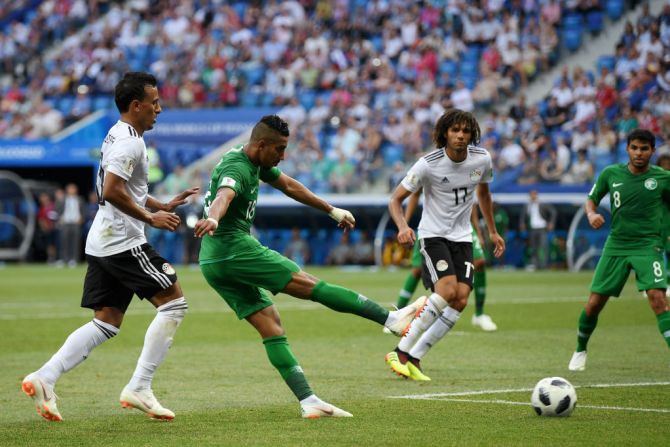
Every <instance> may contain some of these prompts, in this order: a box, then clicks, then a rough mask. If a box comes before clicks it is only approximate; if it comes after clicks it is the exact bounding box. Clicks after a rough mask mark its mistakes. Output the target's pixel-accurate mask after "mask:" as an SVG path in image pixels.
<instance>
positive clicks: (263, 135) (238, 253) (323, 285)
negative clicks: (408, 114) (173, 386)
mask: <svg viewBox="0 0 670 447" xmlns="http://www.w3.org/2000/svg"><path fill="white" fill-rule="evenodd" d="M288 137H289V128H288V124H287V123H286V122H285V121H284V120H282V119H281V118H280V117H278V116H276V115H268V116H264V117H263V118H262V119H261V120H260V121H259V122H258V123H257V124H256V125H255V126H254V128H253V130H252V132H251V138H250V141H249V142H248V143H247V144H245V145H243V146H239V147H237V148H234V149H232V150H230V151H229V152H227V153H226V154H225V155H224V156H223V158H222V159H221V161H220V162H219V163H218V164H217V165H216V167H215V168H214V171H213V172H212V177H211V181H210V184H209V190H208V192H207V194H206V195H205V211H204V218H203V219H201V220H199V221H198V223H197V224H196V225H195V229H194V231H195V236H196V237H204V238H203V241H202V245H201V248H200V269H201V271H202V273H203V275H204V277H205V279H206V280H207V282H208V283H209V285H210V286H212V288H213V289H214V290H216V291H217V293H218V294H219V295H220V296H221V297H222V298H223V299H224V300H225V301H226V302H227V303H228V305H229V306H230V307H231V308H232V309H233V310H234V311H235V313H236V314H237V316H238V318H240V319H243V318H244V319H246V320H247V321H248V322H249V323H251V325H252V326H253V327H254V328H255V329H256V330H257V331H258V333H259V334H260V336H261V337H262V339H263V344H264V345H265V350H266V353H267V356H268V358H269V360H270V363H271V364H272V366H274V367H275V368H276V369H277V370H278V371H279V374H280V375H281V377H282V378H283V379H284V381H285V382H286V384H287V385H288V387H289V388H290V389H291V391H292V392H293V393H294V394H295V396H296V397H297V398H298V400H299V401H300V406H301V410H302V416H303V417H304V418H319V417H324V416H335V417H348V416H351V414H350V413H348V412H346V411H344V410H341V409H339V408H337V407H335V406H334V405H331V404H329V403H326V402H324V401H322V400H321V399H319V398H318V397H317V396H316V395H315V394H314V392H313V391H312V389H311V388H310V386H309V384H308V383H307V379H306V378H305V375H304V373H303V370H302V368H301V367H300V365H299V364H298V361H297V360H296V358H295V356H294V355H293V353H292V352H291V349H290V348H289V345H288V341H287V339H286V335H285V334H284V329H283V327H282V325H281V322H280V320H279V312H278V311H277V309H276V307H275V305H274V304H273V302H272V300H271V299H270V297H269V296H268V294H267V293H266V292H265V290H268V291H270V292H271V293H273V294H277V293H279V292H283V293H286V294H288V295H291V296H294V297H296V298H301V299H306V300H312V301H316V302H318V303H321V304H323V305H325V306H327V307H329V308H331V309H333V310H336V311H338V312H347V313H353V314H356V315H359V316H361V317H364V318H367V319H369V320H372V321H375V322H377V323H379V324H381V325H384V326H385V327H387V328H389V330H391V332H393V333H395V334H398V335H400V332H401V331H402V330H403V329H404V328H405V327H406V326H407V325H409V323H410V322H411V321H412V319H413V318H414V315H415V313H416V311H417V310H418V308H419V306H420V305H421V304H422V303H420V302H419V300H417V303H415V304H413V305H410V306H407V308H405V309H401V310H397V311H388V310H386V309H384V308H383V307H381V306H379V305H378V304H377V303H375V302H374V301H372V300H370V299H368V298H366V297H365V296H363V295H361V294H360V293H358V292H354V291H352V290H349V289H346V288H343V287H339V286H336V285H332V284H329V283H327V282H325V281H321V280H319V279H318V278H316V277H314V276H312V275H310V274H308V273H306V272H304V271H302V270H301V269H300V267H298V265H297V264H296V263H295V262H293V261H291V260H290V259H288V258H286V257H284V256H282V255H281V254H279V253H277V252H276V251H273V250H270V249H269V248H267V247H264V246H263V245H261V243H260V242H258V240H256V239H255V238H254V237H253V236H251V234H250V229H251V225H252V224H253V221H254V216H255V213H256V201H257V200H258V186H259V181H260V180H262V181H264V182H267V183H269V184H270V185H271V186H273V187H274V188H276V189H278V190H279V191H281V192H283V193H284V194H285V195H287V196H288V197H290V198H292V199H294V200H296V201H298V202H300V203H303V204H305V205H309V206H311V207H313V208H316V209H319V210H322V211H324V212H326V213H328V215H329V216H330V217H332V218H333V219H334V220H335V221H337V223H338V226H339V227H340V228H343V229H344V230H345V231H347V230H349V229H352V228H353V227H354V224H355V220H354V217H353V216H352V214H351V213H350V212H349V211H347V210H343V209H340V208H335V207H333V206H331V205H330V204H328V202H326V201H325V200H323V199H322V198H321V197H319V196H317V195H315V194H314V193H313V192H312V191H310V190H309V189H308V188H306V187H305V186H304V185H303V184H301V183H300V182H298V181H297V180H295V179H293V178H291V177H289V176H287V175H286V174H284V173H282V172H281V171H280V170H279V169H278V168H277V164H279V162H281V161H282V160H283V159H284V151H285V150H286V146H287V143H288Z"/></svg>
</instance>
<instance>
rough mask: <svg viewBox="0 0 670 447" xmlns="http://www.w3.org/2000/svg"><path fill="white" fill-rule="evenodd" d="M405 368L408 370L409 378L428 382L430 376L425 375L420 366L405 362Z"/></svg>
mask: <svg viewBox="0 0 670 447" xmlns="http://www.w3.org/2000/svg"><path fill="white" fill-rule="evenodd" d="M407 370H408V371H409V378H410V379H412V380H416V381H419V382H429V381H430V377H428V376H427V375H425V374H424V373H423V372H422V371H421V368H419V367H418V366H415V365H414V364H413V363H412V362H407Z"/></svg>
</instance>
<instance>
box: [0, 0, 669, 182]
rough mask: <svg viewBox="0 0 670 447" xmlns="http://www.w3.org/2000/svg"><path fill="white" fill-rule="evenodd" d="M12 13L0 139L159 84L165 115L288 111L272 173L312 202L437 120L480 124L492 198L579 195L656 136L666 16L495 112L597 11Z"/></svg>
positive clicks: (558, 5) (47, 9) (265, 4)
mask: <svg viewBox="0 0 670 447" xmlns="http://www.w3.org/2000/svg"><path fill="white" fill-rule="evenodd" d="M12 3H14V4H16V5H15V6H22V7H25V9H26V11H27V12H25V13H24V14H19V15H16V14H15V18H14V19H13V20H11V21H10V22H9V23H6V21H7V13H6V12H5V14H4V15H3V14H2V13H0V23H5V25H4V26H3V28H2V32H0V66H2V67H3V70H2V71H3V73H5V74H4V75H2V76H1V77H0V89H2V91H3V94H2V101H1V102H0V137H3V138H43V137H48V136H51V135H53V134H54V133H56V132H58V131H59V130H61V129H62V127H63V126H64V125H67V124H69V123H72V122H75V121H76V120H78V119H79V118H81V117H83V116H85V115H86V114H88V113H90V112H91V111H93V110H96V109H99V108H110V107H112V100H111V96H112V95H111V90H112V88H113V86H114V85H115V83H116V82H117V80H118V79H119V75H120V74H122V73H123V72H125V71H127V70H149V71H151V72H153V73H155V74H156V75H157V77H158V78H159V79H160V82H161V84H160V94H161V101H162V104H163V105H164V107H184V108H203V107H228V106H259V105H275V106H282V107H284V109H283V112H282V114H283V116H284V117H285V118H286V119H287V120H288V121H289V122H290V124H291V129H292V134H293V135H294V138H292V140H291V144H292V145H293V146H294V147H293V148H292V149H291V150H289V151H288V154H289V156H288V158H287V160H285V162H284V163H283V166H282V168H283V169H284V170H286V171H287V173H289V174H290V175H293V176H295V177H296V178H298V179H299V180H301V181H303V182H304V183H305V184H306V185H308V186H309V187H310V188H312V189H314V190H315V191H317V192H340V193H346V192H353V191H360V190H361V189H364V188H366V187H367V188H369V187H371V185H380V184H384V185H386V184H387V183H389V182H388V181H387V179H388V177H389V175H393V172H401V171H402V170H403V166H404V163H407V162H411V161H412V160H414V159H415V158H416V157H417V156H418V154H420V153H421V152H423V151H424V150H425V149H427V148H428V147H430V129H431V127H432V124H433V123H434V121H435V119H436V117H437V116H439V115H440V114H441V113H442V111H443V110H444V109H445V108H448V107H457V108H461V109H463V110H475V109H477V110H478V112H479V111H488V112H486V114H485V116H486V118H485V119H484V120H482V136H483V138H482V142H481V145H482V146H483V147H485V148H487V149H488V150H489V151H491V153H492V154H493V156H494V158H495V161H496V165H497V168H498V170H499V171H500V173H501V175H500V176H499V179H498V180H499V181H498V182H497V183H498V184H500V185H504V184H506V183H515V182H518V183H521V184H530V183H537V182H559V181H560V182H564V183H577V184H583V183H586V182H589V181H591V179H592V177H593V175H594V173H595V172H597V171H598V169H599V168H600V167H602V166H604V165H606V164H607V163H609V162H611V161H613V160H616V159H617V155H618V148H620V147H621V144H620V142H621V135H623V134H625V132H626V130H627V129H630V128H633V127H635V126H637V125H640V126H648V127H649V128H650V129H651V130H652V131H654V132H655V133H657V134H659V133H661V134H662V133H663V132H665V135H660V136H661V138H663V141H661V143H663V142H667V140H668V137H669V135H667V132H668V129H669V128H670V126H668V125H667V124H668V123H667V121H668V110H667V109H668V104H669V103H670V101H668V99H669V98H668V91H669V90H670V78H669V77H668V76H669V75H668V72H669V71H668V68H670V59H669V58H668V57H667V54H670V52H669V48H668V46H669V44H670V6H669V5H666V6H665V8H664V10H663V11H662V13H661V14H660V15H659V16H656V17H655V16H652V15H651V14H649V13H648V12H646V13H643V14H642V16H641V17H640V19H639V20H638V21H637V22H636V23H634V24H633V23H629V24H628V25H627V27H626V30H625V32H624V34H623V35H622V36H621V39H620V41H619V42H618V44H617V45H616V48H615V49H613V50H615V55H614V56H612V57H607V56H606V57H603V58H601V62H602V63H600V62H599V65H598V71H597V73H593V72H592V71H589V70H582V69H577V70H574V72H572V73H568V72H567V71H565V72H564V73H563V74H562V76H561V77H560V79H558V80H556V83H555V86H554V87H553V88H552V90H551V91H550V92H548V94H547V98H546V100H543V101H542V102H540V103H538V104H527V103H526V101H525V98H523V97H521V98H520V99H519V100H518V102H517V103H516V104H515V105H514V106H513V107H512V108H511V109H510V110H508V111H503V112H500V113H499V112H496V111H495V110H496V108H495V107H494V106H496V105H497V104H498V102H499V101H500V100H501V99H504V98H506V97H508V96H510V95H512V94H513V93H514V92H516V91H518V90H520V89H523V87H524V86H526V85H527V84H528V82H530V81H531V80H533V79H534V78H535V77H537V76H538V75H539V74H540V73H541V72H543V71H546V70H547V69H548V68H550V67H551V66H553V65H554V64H556V63H557V62H558V61H559V60H560V57H561V55H562V53H563V52H564V51H563V50H562V45H561V39H562V36H563V34H562V30H563V29H564V28H565V26H566V23H567V22H568V21H574V19H575V18H577V19H578V20H581V22H582V23H585V22H586V18H587V16H588V15H589V14H592V13H594V12H595V13H598V12H600V13H602V9H603V4H604V2H602V1H597V0H581V1H567V2H559V1H556V0H524V1H518V0H516V1H509V2H505V1H476V2H465V1H462V0H449V1H420V2H411V3H409V4H408V2H405V1H398V0H373V1H358V0H335V1H324V0H313V1H308V0H303V1H294V0H290V1H274V0H268V1H256V2H234V3H230V2H223V1H216V0H210V1H197V0H161V1H149V0H135V1H131V2H120V1H113V0H111V1H101V0H98V1H95V0H89V1H84V0H58V1H57V0H47V1H44V2H27V1H23V2H21V1H15V2H12ZM12 9H14V10H17V9H19V10H20V8H16V7H15V8H11V7H10V8H9V10H12ZM645 11H648V10H645ZM417 18H418V20H417ZM51 42H55V44H53V45H52V44H51ZM663 121H665V123H664V122H663ZM662 129H665V130H664V131H663V132H661V130H662ZM663 147H667V144H666V145H665V146H663ZM158 149H159V151H160V148H158ZM662 150H663V148H661V151H662ZM164 170H165V171H166V172H169V171H171V170H172V166H164ZM266 192H270V189H268V190H266Z"/></svg>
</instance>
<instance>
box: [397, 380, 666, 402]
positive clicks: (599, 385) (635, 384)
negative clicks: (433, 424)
mask: <svg viewBox="0 0 670 447" xmlns="http://www.w3.org/2000/svg"><path fill="white" fill-rule="evenodd" d="M657 385H670V382H633V383H594V384H590V385H579V386H575V388H626V387H638V386H657ZM524 391H533V389H532V388H507V389H498V390H478V391H459V392H455V393H433V394H408V395H405V396H388V397H389V399H433V398H441V397H458V396H477V395H482V394H506V393H520V392H524Z"/></svg>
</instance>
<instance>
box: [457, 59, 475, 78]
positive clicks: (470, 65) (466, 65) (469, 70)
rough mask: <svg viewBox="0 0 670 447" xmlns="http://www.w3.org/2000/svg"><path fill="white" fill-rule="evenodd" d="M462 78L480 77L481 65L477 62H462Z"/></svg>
mask: <svg viewBox="0 0 670 447" xmlns="http://www.w3.org/2000/svg"><path fill="white" fill-rule="evenodd" d="M460 65H461V70H460V74H461V78H462V77H464V76H479V63H478V62H477V61H465V60H464V61H462V62H461V64H460Z"/></svg>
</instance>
